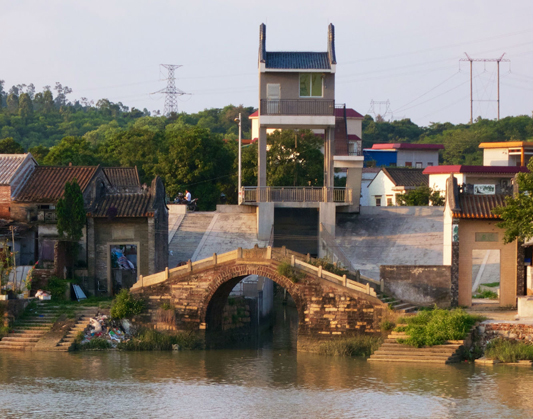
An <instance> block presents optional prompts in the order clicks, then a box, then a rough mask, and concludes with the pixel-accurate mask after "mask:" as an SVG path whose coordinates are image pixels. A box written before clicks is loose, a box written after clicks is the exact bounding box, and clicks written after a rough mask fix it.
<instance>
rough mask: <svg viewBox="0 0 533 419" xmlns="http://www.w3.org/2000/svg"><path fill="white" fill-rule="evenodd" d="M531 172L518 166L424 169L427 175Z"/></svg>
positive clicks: (462, 166)
mask: <svg viewBox="0 0 533 419" xmlns="http://www.w3.org/2000/svg"><path fill="white" fill-rule="evenodd" d="M520 172H526V173H527V172H529V170H527V168H526V167H518V166H464V165H460V164H453V165H444V166H428V167H426V168H425V169H424V174H426V175H441V174H449V173H510V174H516V173H520Z"/></svg>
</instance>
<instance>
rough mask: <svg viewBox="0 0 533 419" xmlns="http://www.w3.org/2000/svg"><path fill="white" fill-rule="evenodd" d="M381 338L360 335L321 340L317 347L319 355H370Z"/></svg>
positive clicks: (379, 343) (380, 341)
mask: <svg viewBox="0 0 533 419" xmlns="http://www.w3.org/2000/svg"><path fill="white" fill-rule="evenodd" d="M382 342H383V339H382V338H381V337H379V336H368V335H360V336H354V337H351V338H341V339H335V340H330V341H325V342H322V343H321V344H320V346H319V348H318V353H319V354H321V355H334V356H367V357H368V356H370V355H372V354H373V353H374V351H376V350H377V349H378V348H379V346H380V345H381V343H382Z"/></svg>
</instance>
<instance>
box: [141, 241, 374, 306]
mask: <svg viewBox="0 0 533 419" xmlns="http://www.w3.org/2000/svg"><path fill="white" fill-rule="evenodd" d="M287 259H288V260H290V264H291V266H292V267H294V268H296V269H298V270H300V271H302V272H305V273H307V274H310V275H314V276H316V277H318V278H321V279H324V280H326V281H329V282H332V283H335V284H336V285H341V286H344V287H346V288H348V289H351V290H354V291H358V292H362V293H364V294H368V295H371V296H373V297H375V296H376V292H375V291H374V289H373V288H371V287H370V285H369V284H368V283H366V284H361V283H360V282H357V281H354V280H353V279H350V278H347V277H346V275H342V276H341V275H337V274H334V273H332V272H328V271H327V270H325V269H323V268H322V266H315V265H313V264H312V263H310V262H312V260H313V259H312V258H311V257H310V256H309V255H307V256H306V255H302V254H301V253H297V252H293V251H290V250H287V249H286V248H285V247H283V248H272V247H270V246H268V247H264V248H260V247H257V246H256V247H254V248H252V249H242V248H241V247H239V248H238V249H235V250H233V251H231V252H226V253H222V254H220V255H218V254H216V253H214V254H213V256H212V257H210V258H206V259H202V260H198V261H196V262H191V261H190V260H189V261H188V262H187V264H186V265H183V266H179V267H177V268H173V269H168V268H166V269H165V270H164V271H162V272H158V273H156V274H153V275H148V276H145V277H143V276H142V275H140V276H139V280H138V281H137V282H136V283H135V284H134V285H133V286H132V288H131V289H132V291H136V290H142V289H143V288H144V287H149V286H153V285H159V284H162V283H164V282H165V281H167V280H169V279H176V278H179V277H180V276H186V275H190V274H192V273H196V272H199V271H202V270H204V269H209V268H213V267H215V266H217V265H219V264H222V263H226V262H237V263H239V262H241V263H246V262H252V261H256V262H257V261H261V260H263V261H265V262H266V261H269V260H275V261H277V262H283V261H286V260H287Z"/></svg>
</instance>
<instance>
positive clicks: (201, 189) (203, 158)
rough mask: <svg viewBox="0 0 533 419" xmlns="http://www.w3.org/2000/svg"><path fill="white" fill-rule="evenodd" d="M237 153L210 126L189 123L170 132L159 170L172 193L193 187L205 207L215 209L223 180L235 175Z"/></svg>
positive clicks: (193, 191)
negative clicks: (210, 129) (214, 133)
mask: <svg viewBox="0 0 533 419" xmlns="http://www.w3.org/2000/svg"><path fill="white" fill-rule="evenodd" d="M234 161H235V155H234V153H233V152H232V150H231V148H230V147H228V146H227V145H226V143H225V142H224V141H223V140H222V139H220V138H219V137H218V136H216V135H213V134H212V133H210V131H209V130H208V129H205V128H199V127H185V128H181V129H176V130H173V131H172V132H170V133H167V148H166V149H165V150H164V152H160V154H159V164H158V167H157V174H159V175H160V176H161V177H162V178H163V179H164V181H165V187H166V189H167V193H168V194H169V195H170V196H174V195H176V194H177V193H178V192H180V191H181V192H184V191H185V189H189V190H190V191H191V193H192V195H193V197H198V198H199V201H198V206H199V208H200V209H202V210H206V209H214V208H215V205H216V203H217V201H218V199H219V197H220V191H221V183H222V182H223V181H224V180H227V179H228V178H230V177H231V176H234V172H233V162H234Z"/></svg>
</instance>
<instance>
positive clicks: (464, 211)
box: [453, 193, 506, 219]
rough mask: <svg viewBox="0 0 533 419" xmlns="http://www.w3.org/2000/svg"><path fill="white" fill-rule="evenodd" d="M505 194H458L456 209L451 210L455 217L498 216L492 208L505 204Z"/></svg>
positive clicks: (481, 217)
mask: <svg viewBox="0 0 533 419" xmlns="http://www.w3.org/2000/svg"><path fill="white" fill-rule="evenodd" d="M505 197H506V195H502V194H496V195H472V194H466V193H460V194H459V205H458V207H459V208H458V209H456V210H454V211H453V216H454V217H455V218H478V219H483V218H500V217H499V216H498V215H495V214H493V213H492V210H493V208H496V207H501V206H505V205H506V204H505Z"/></svg>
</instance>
